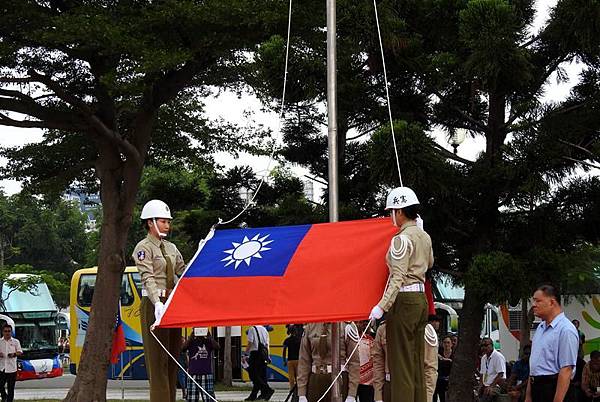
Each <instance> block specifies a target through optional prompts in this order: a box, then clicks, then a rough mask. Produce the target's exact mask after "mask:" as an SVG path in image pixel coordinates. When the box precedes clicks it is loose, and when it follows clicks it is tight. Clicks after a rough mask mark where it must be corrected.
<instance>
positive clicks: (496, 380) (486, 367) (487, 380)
mask: <svg viewBox="0 0 600 402" xmlns="http://www.w3.org/2000/svg"><path fill="white" fill-rule="evenodd" d="M481 347H482V348H483V356H481V365H480V368H479V373H480V375H481V377H480V379H479V385H480V389H479V401H480V402H491V401H495V400H496V397H497V396H498V394H500V386H501V385H502V383H503V382H504V380H505V379H506V359H505V358H504V356H503V355H502V353H500V352H498V351H497V350H494V341H492V340H491V339H490V338H483V339H482V340H481Z"/></svg>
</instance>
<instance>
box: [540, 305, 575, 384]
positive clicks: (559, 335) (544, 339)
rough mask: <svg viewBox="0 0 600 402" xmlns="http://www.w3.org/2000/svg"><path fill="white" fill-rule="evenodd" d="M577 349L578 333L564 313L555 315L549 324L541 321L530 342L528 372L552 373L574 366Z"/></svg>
mask: <svg viewBox="0 0 600 402" xmlns="http://www.w3.org/2000/svg"><path fill="white" fill-rule="evenodd" d="M578 350H579V334H578V333H577V329H575V326H574V325H573V323H571V321H569V320H568V319H567V317H565V314H564V313H560V314H559V315H557V316H556V317H555V318H554V320H552V322H551V323H550V325H548V324H547V323H546V322H545V321H542V322H541V323H540V325H539V326H538V327H537V329H536V331H535V334H534V335H533V340H532V342H531V357H530V358H529V368H530V370H529V371H530V374H531V375H532V376H538V375H553V374H558V372H559V371H560V369H561V368H563V367H567V366H573V367H575V365H576V364H577V351H578ZM572 375H575V370H573V374H572Z"/></svg>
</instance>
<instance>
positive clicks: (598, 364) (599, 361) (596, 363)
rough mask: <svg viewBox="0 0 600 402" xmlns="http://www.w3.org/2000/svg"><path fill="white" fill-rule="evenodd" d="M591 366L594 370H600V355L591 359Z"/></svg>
mask: <svg viewBox="0 0 600 402" xmlns="http://www.w3.org/2000/svg"><path fill="white" fill-rule="evenodd" d="M590 368H591V369H592V371H594V372H598V371H600V357H596V358H595V359H591V360H590Z"/></svg>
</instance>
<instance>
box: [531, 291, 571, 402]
mask: <svg viewBox="0 0 600 402" xmlns="http://www.w3.org/2000/svg"><path fill="white" fill-rule="evenodd" d="M533 313H534V314H535V315H536V316H537V317H540V318H541V319H542V322H541V323H540V325H539V326H538V327H537V329H536V331H535V335H534V336H533V340H532V347H531V357H530V359H529V368H530V377H529V384H528V387H527V396H526V398H525V402H567V401H570V400H569V399H568V397H567V392H568V390H569V384H570V382H571V378H573V375H574V374H575V373H574V368H575V364H576V362H577V351H578V349H579V334H578V333H577V330H576V329H575V326H574V325H573V324H572V323H571V321H569V319H567V317H565V314H564V313H563V312H562V308H561V305H560V294H559V292H558V289H556V288H555V287H554V286H551V285H543V286H540V287H539V288H538V289H537V290H536V291H535V293H534V294H533Z"/></svg>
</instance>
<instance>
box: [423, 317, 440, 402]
mask: <svg viewBox="0 0 600 402" xmlns="http://www.w3.org/2000/svg"><path fill="white" fill-rule="evenodd" d="M438 346H439V344H438V336H437V332H435V328H434V327H433V325H431V323H429V324H427V325H426V326H425V351H424V358H425V366H424V370H425V391H426V394H427V402H429V401H431V400H433V392H434V391H435V384H436V383H437V377H438V372H437V370H438Z"/></svg>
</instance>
